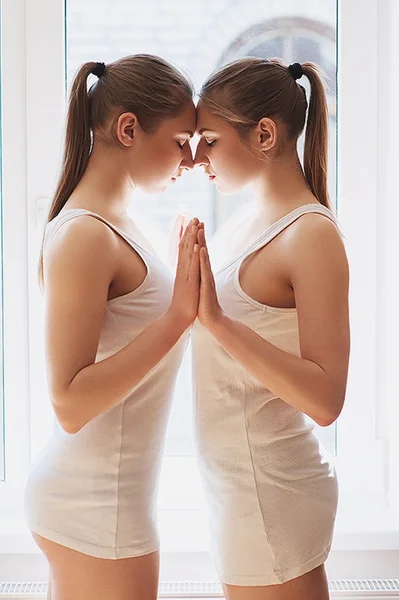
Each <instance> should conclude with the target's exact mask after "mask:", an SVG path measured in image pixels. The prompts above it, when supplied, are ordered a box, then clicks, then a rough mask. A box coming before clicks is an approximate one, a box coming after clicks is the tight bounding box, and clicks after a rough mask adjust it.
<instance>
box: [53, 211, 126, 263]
mask: <svg viewBox="0 0 399 600" xmlns="http://www.w3.org/2000/svg"><path fill="white" fill-rule="evenodd" d="M56 227H57V225H56ZM117 250H118V240H117V236H116V235H115V234H114V232H113V231H112V230H111V229H110V227H108V226H107V225H106V224H105V223H103V222H102V221H100V220H99V219H96V218H94V217H91V216H89V215H79V216H77V217H74V218H73V219H70V220H69V221H67V222H65V223H63V224H62V225H60V227H59V228H57V229H56V230H55V233H54V234H52V232H51V231H50V233H49V237H48V240H47V243H46V244H45V250H44V266H45V271H47V272H49V270H50V271H52V270H53V269H54V268H56V269H58V268H61V269H62V268H63V267H65V268H67V267H74V269H78V270H85V269H90V268H93V266H94V265H104V266H107V265H109V264H110V263H111V262H113V261H114V260H115V258H116V253H117Z"/></svg>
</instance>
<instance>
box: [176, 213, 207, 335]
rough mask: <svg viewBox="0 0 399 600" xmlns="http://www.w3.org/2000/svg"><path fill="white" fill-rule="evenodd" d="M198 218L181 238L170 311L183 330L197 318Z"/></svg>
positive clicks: (198, 281) (198, 277)
mask: <svg viewBox="0 0 399 600" xmlns="http://www.w3.org/2000/svg"><path fill="white" fill-rule="evenodd" d="M198 225H199V222H198V219H196V218H195V219H192V220H191V221H190V222H189V224H188V225H187V227H186V230H185V232H184V234H183V236H182V238H181V240H180V244H179V256H178V261H177V267H176V278H175V286H174V291H173V298H172V302H171V305H170V307H169V313H170V314H171V315H172V316H173V317H174V318H176V319H177V321H178V322H179V324H181V326H182V327H183V331H184V330H185V329H187V327H189V326H190V325H191V324H192V323H193V321H194V320H195V318H196V316H197V313H198V302H199V283H200V272H199V245H198V243H197V235H198Z"/></svg>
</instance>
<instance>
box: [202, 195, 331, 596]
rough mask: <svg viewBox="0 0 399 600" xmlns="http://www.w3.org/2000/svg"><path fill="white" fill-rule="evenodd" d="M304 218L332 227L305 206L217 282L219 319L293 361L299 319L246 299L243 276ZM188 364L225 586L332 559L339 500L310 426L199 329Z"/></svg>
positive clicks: (280, 576)
mask: <svg viewBox="0 0 399 600" xmlns="http://www.w3.org/2000/svg"><path fill="white" fill-rule="evenodd" d="M308 213H319V214H321V215H325V216H326V217H327V218H329V219H331V220H332V221H333V222H334V223H335V224H336V221H335V218H334V216H333V214H332V212H331V211H330V210H328V209H327V208H325V207H324V206H321V205H316V204H309V205H305V206H301V207H299V208H297V209H296V210H294V211H292V212H291V213H289V214H288V215H286V216H284V217H283V218H282V219H280V220H279V221H277V222H276V223H274V224H273V225H272V226H271V227H269V228H268V229H267V230H266V231H265V232H264V233H263V234H262V235H261V236H260V237H258V239H257V240H256V241H255V242H254V243H252V244H250V246H249V247H248V248H247V250H246V251H245V252H243V253H242V254H241V255H240V256H238V257H236V258H235V259H234V260H232V261H230V262H228V263H227V264H225V266H224V267H222V268H221V269H220V270H219V271H218V272H217V273H216V274H215V281H216V287H217V293H218V297H219V302H220V304H221V306H222V308H223V310H224V312H225V313H226V314H227V315H229V316H230V317H231V318H233V319H235V320H237V321H241V322H242V323H244V324H245V325H247V326H248V327H250V328H251V329H253V330H254V331H256V332H257V333H258V334H259V335H260V336H262V337H263V338H264V339H266V340H268V341H269V342H270V343H272V344H274V345H275V346H277V347H278V348H281V349H282V350H284V351H285V352H289V353H290V354H293V355H295V356H300V347H299V333H298V320H297V311H296V309H295V308H294V309H291V308H288V309H285V308H276V307H272V306H266V305H263V304H260V303H259V302H257V301H256V300H254V299H253V298H251V297H249V296H248V295H247V294H246V293H245V292H244V290H243V289H242V288H241V286H240V280H239V272H240V267H241V265H242V263H243V261H244V260H245V259H246V258H247V257H248V256H249V255H250V254H252V253H254V252H256V251H257V250H259V249H260V248H262V247H264V246H265V245H266V244H268V243H269V242H270V241H271V240H273V239H274V238H275V237H276V236H277V235H278V234H279V233H280V232H282V231H283V230H284V229H286V228H287V227H289V226H290V225H291V224H292V223H293V222H294V221H296V220H297V219H298V218H300V217H302V218H306V217H304V216H303V215H306V214H308ZM192 357H193V379H194V394H195V412H194V414H195V431H196V446H197V452H198V461H199V467H200V471H201V474H202V479H203V483H204V489H205V495H206V497H207V502H208V505H209V515H210V530H211V543H212V553H213V558H214V562H215V566H216V569H217V571H218V573H219V577H220V579H221V581H222V582H223V583H226V584H230V585H238V586H252V585H253V586H267V585H273V584H281V583H284V582H286V581H288V580H290V579H294V578H296V577H299V576H300V575H303V574H304V573H306V572H309V571H311V570H313V569H314V568H316V567H317V566H319V565H321V564H323V563H324V562H325V560H326V558H327V556H328V554H329V550H330V546H331V541H332V536H333V528H334V521H335V515H336V509H337V500H338V487H337V480H336V475H335V471H334V468H333V466H332V464H331V463H330V462H329V457H328V455H327V453H326V452H325V451H324V449H323V448H322V447H321V445H320V443H319V441H318V439H317V438H316V436H315V435H314V433H313V429H314V425H313V423H312V422H311V421H310V419H308V418H307V417H305V415H304V414H303V413H302V412H300V411H298V410H297V409H295V408H293V407H292V406H290V405H289V404H287V403H286V402H284V401H283V400H282V399H281V398H278V397H276V396H275V395H273V394H272V393H271V392H270V391H269V390H268V389H267V388H266V387H264V386H263V385H262V384H261V383H260V382H259V381H258V380H257V379H256V378H255V377H253V376H252V375H251V374H250V373H248V371H246V369H245V368H244V367H243V366H241V365H240V364H239V363H238V362H237V361H236V360H235V359H234V358H232V357H231V356H230V355H229V354H228V353H227V352H226V351H225V350H224V349H223V347H222V346H221V345H220V344H219V343H218V342H217V340H216V339H215V338H214V337H213V336H212V335H211V334H210V333H209V332H208V330H207V329H206V328H205V327H203V326H202V325H201V324H200V323H199V321H198V320H197V321H196V322H195V323H194V326H193V329H192Z"/></svg>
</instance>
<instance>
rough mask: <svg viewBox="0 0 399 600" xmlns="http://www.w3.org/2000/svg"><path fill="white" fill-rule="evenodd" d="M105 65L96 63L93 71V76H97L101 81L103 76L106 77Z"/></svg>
mask: <svg viewBox="0 0 399 600" xmlns="http://www.w3.org/2000/svg"><path fill="white" fill-rule="evenodd" d="M104 71H105V64H104V63H103V62H98V63H96V66H95V67H94V69H93V70H92V73H93V75H96V76H97V77H98V78H99V79H100V77H101V75H104Z"/></svg>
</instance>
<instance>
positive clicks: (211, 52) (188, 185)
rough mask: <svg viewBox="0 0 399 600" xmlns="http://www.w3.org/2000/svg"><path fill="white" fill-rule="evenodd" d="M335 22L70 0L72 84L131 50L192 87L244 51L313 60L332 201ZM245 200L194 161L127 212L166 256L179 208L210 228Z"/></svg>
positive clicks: (218, 6)
mask: <svg viewBox="0 0 399 600" xmlns="http://www.w3.org/2000/svg"><path fill="white" fill-rule="evenodd" d="M335 28H336V4H335V3H334V2H328V3H327V2H316V3H313V4H312V9H311V10H310V8H308V4H307V3H306V2H304V1H303V0H302V1H299V0H279V1H278V2H275V1H273V2H258V1H257V0H242V1H239V2H231V1H228V0H222V1H221V2H213V1H212V0H192V1H191V2H185V1H183V0H175V1H174V2H167V1H166V0H147V1H146V2H145V3H142V4H138V3H133V2H128V1H127V0H112V1H111V0H67V79H68V83H69V84H70V82H71V79H72V76H73V74H74V72H75V71H76V69H77V68H78V66H79V65H80V64H81V63H83V62H85V61H87V60H95V61H104V62H109V61H112V60H114V59H116V58H118V57H120V56H124V55H128V54H135V53H153V54H160V55H162V56H163V57H164V58H166V59H167V60H169V61H171V62H173V63H175V64H176V65H178V66H180V67H182V68H183V69H185V70H186V72H188V74H189V75H190V76H191V77H192V78H193V80H194V83H195V86H196V87H197V88H199V87H200V86H201V83H202V82H203V81H204V79H205V78H206V77H207V76H208V75H209V74H210V73H211V72H212V71H213V70H214V69H215V68H217V67H218V66H220V65H221V64H224V63H226V62H229V61H231V60H234V59H235V58H239V57H242V56H261V57H267V58H273V57H281V58H282V59H283V60H284V62H285V63H286V64H289V63H291V62H295V61H300V62H302V61H309V60H310V61H315V62H317V63H319V64H320V65H321V66H322V67H323V69H324V70H325V71H326V73H327V75H328V76H329V96H328V100H329V107H330V194H331V197H332V199H333V201H334V202H335V180H336V165H335V163H336V151H335V141H336V140H335V138H336V119H335V114H336V111H335V103H336V96H335V94H336V86H335V67H336V60H335V55H336V48H335V43H336V42H335V38H336V35H335V34H336V31H335ZM301 83H302V82H301ZM249 200H250V198H249V193H248V192H243V193H241V194H237V195H236V196H222V195H220V194H218V193H217V191H216V190H215V189H214V188H213V187H212V186H211V185H209V182H208V181H207V179H206V178H205V177H204V176H203V173H202V172H201V170H199V169H196V170H194V171H193V172H192V173H190V174H189V175H187V176H185V177H183V178H182V179H181V180H180V182H179V183H178V184H177V185H176V186H173V189H170V190H168V191H167V192H166V193H164V194H161V195H159V196H148V195H144V194H141V193H140V192H137V193H135V195H134V199H133V202H132V216H133V217H134V219H135V220H136V221H138V222H139V223H140V222H141V226H142V228H143V229H144V232H145V233H147V235H148V236H149V237H150V238H151V240H152V241H153V242H154V244H156V246H157V250H158V252H159V253H160V254H161V255H163V257H164V258H166V256H167V249H168V236H169V231H170V230H171V228H172V224H173V220H174V218H175V215H176V213H178V212H187V213H188V214H189V215H197V216H198V217H199V218H200V219H202V220H204V221H205V222H206V225H207V231H208V232H209V233H213V232H215V231H216V230H217V229H218V228H219V227H220V226H221V225H222V224H223V223H225V222H226V220H227V219H228V218H230V217H231V215H232V213H233V212H234V211H235V210H236V209H237V210H240V209H241V210H243V207H245V204H246V203H247V202H248V201H249ZM244 210H245V208H244ZM189 363H190V361H189V357H186V359H185V363H184V368H183V370H182V373H181V376H180V378H179V381H178V384H177V388H176V396H175V402H174V405H173V410H172V418H171V421H170V427H169V433H168V439H167V448H166V454H167V455H190V454H191V453H192V451H193V446H192V420H191V416H192V413H191V411H192V401H191V398H192V392H191V384H190V381H191V375H190V372H189ZM321 436H322V438H323V443H324V444H325V445H326V446H327V448H328V449H329V450H330V451H334V448H335V427H331V428H328V429H323V430H322V431H321Z"/></svg>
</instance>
